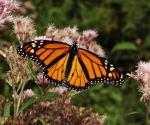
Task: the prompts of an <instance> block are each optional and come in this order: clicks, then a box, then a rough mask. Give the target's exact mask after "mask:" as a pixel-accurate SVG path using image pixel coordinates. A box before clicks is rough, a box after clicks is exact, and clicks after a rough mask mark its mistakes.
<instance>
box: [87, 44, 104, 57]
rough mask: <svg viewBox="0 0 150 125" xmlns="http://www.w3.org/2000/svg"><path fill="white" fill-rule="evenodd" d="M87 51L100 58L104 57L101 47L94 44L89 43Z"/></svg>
mask: <svg viewBox="0 0 150 125" xmlns="http://www.w3.org/2000/svg"><path fill="white" fill-rule="evenodd" d="M89 50H90V51H92V52H93V53H95V54H97V55H99V56H101V57H105V52H104V50H103V49H102V47H101V46H100V45H98V44H97V43H96V42H91V43H90V44H89Z"/></svg>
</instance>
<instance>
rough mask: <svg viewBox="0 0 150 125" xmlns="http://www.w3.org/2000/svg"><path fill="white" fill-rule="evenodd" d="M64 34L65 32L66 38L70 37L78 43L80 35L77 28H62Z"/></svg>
mask: <svg viewBox="0 0 150 125" xmlns="http://www.w3.org/2000/svg"><path fill="white" fill-rule="evenodd" d="M64 32H66V36H68V37H70V38H71V39H72V40H74V41H79V40H80V37H81V36H80V34H79V33H78V28H77V27H76V26H74V27H73V28H71V27H66V28H64Z"/></svg>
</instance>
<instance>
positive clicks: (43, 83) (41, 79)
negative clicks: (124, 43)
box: [37, 73, 49, 87]
mask: <svg viewBox="0 0 150 125" xmlns="http://www.w3.org/2000/svg"><path fill="white" fill-rule="evenodd" d="M37 79H38V81H39V84H40V85H41V86H42V87H46V86H48V83H49V82H48V80H47V79H46V78H45V77H44V75H43V73H38V75H37Z"/></svg>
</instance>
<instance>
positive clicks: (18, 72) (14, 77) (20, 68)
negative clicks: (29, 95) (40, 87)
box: [2, 46, 31, 86]
mask: <svg viewBox="0 0 150 125" xmlns="http://www.w3.org/2000/svg"><path fill="white" fill-rule="evenodd" d="M2 52H3V53H4V54H3V55H4V56H5V57H4V58H6V60H7V62H8V64H9V67H10V70H9V71H8V72H7V73H6V81H7V82H8V83H9V84H10V85H11V86H12V84H15V83H18V82H20V83H21V84H22V83H25V82H27V81H28V80H29V79H30V78H31V77H30V71H29V69H28V66H27V64H26V63H25V60H24V59H23V58H21V57H20V56H19V55H18V54H17V52H16V50H15V47H14V46H9V47H6V48H5V49H3V51H2Z"/></svg>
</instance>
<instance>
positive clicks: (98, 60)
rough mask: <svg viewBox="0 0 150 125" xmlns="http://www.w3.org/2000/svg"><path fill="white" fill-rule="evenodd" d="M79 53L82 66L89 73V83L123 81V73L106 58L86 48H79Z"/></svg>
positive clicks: (116, 82) (118, 82)
mask: <svg viewBox="0 0 150 125" xmlns="http://www.w3.org/2000/svg"><path fill="white" fill-rule="evenodd" d="M78 55H79V60H80V62H81V63H82V67H84V69H85V72H86V73H87V74H88V75H87V79H88V80H89V81H88V82H89V83H92V84H93V83H94V82H103V83H107V84H121V83H122V82H123V75H122V74H121V73H120V72H119V71H118V70H117V69H116V68H114V66H113V65H112V64H109V63H108V62H107V60H106V59H104V58H102V57H98V56H97V55H96V54H94V53H92V52H90V51H87V50H84V49H79V51H78Z"/></svg>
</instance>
